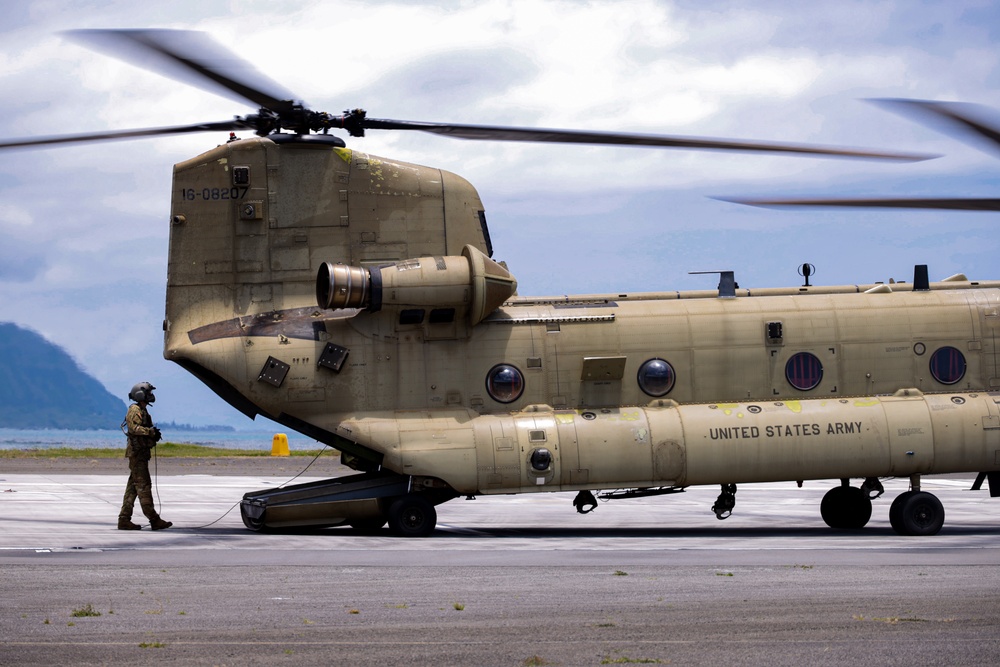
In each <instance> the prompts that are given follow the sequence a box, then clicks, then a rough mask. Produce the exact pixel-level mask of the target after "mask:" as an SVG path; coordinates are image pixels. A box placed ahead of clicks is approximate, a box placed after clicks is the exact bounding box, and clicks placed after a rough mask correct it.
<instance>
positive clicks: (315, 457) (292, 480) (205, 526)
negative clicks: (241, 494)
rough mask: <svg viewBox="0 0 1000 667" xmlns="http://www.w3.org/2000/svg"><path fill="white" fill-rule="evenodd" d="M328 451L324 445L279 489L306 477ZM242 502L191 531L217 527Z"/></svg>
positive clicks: (279, 486)
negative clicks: (308, 471) (313, 465)
mask: <svg viewBox="0 0 1000 667" xmlns="http://www.w3.org/2000/svg"><path fill="white" fill-rule="evenodd" d="M327 449H329V447H327V446H326V445H324V446H323V447H322V448H321V449H320V450H319V451H318V452H316V456H314V457H313V458H312V461H310V462H309V464H308V465H306V467H305V468H303V469H302V470H300V471H299V472H298V473H297V474H296V475H295V476H294V477H292V478H291V479H288V480H286V481H285V482H282V483H281V484H279V485H278V487H277V488H279V489H280V488H282V487H284V486H287V485H288V484H291V483H292V482H294V481H295V480H296V479H298V478H299V477H301V476H302V475H304V474H305V472H306V471H307V470H309V468H311V467H312V464H314V463H316V460H317V459H318V458H319V457H320V456H322V455H323V452H325V451H326V450H327ZM242 502H243V501H242V500H237V501H236V502H235V503H233V506H232V507H230V508H229V509H227V510H226V511H225V513H223V515H222V516H220V517H219V518H218V519H216V520H215V521H212V522H211V523H206V524H205V525H203V526H192V527H191V529H192V530H200V529H202V528H208V527H209V526H212V525H215V524H217V523H219V522H220V521H222V520H223V519H225V518H226V517H227V516H229V513H230V512H232V511H233V510H234V509H236V507H237V506H238V505H239V504H240V503H242Z"/></svg>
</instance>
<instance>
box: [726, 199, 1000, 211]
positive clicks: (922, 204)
mask: <svg viewBox="0 0 1000 667" xmlns="http://www.w3.org/2000/svg"><path fill="white" fill-rule="evenodd" d="M713 199H718V200H719V201H727V202H732V203H734V204H745V205H747V206H759V207H761V208H790V207H795V206H799V207H823V206H826V207H854V208H918V209H943V210H949V211H1000V199H988V198H961V197H953V198H948V197H941V198H935V197H920V198H914V199H905V198H901V199H889V198H871V199H867V198H861V199H743V198H736V197H713Z"/></svg>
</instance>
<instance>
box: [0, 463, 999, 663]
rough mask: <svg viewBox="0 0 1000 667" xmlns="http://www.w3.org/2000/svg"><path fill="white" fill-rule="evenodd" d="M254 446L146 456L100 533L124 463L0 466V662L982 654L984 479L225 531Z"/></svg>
mask: <svg viewBox="0 0 1000 667" xmlns="http://www.w3.org/2000/svg"><path fill="white" fill-rule="evenodd" d="M120 463H121V464H122V468H123V469H124V461H122V462H120ZM258 465H259V468H260V469H266V468H267V466H266V465H263V464H254V463H253V462H249V463H247V464H246V470H244V471H243V472H244V473H245V474H243V475H236V474H232V471H231V470H230V471H229V472H228V474H226V475H223V476H219V475H200V474H184V475H164V474H162V469H161V474H160V475H159V477H158V480H157V487H158V495H159V500H160V505H161V511H162V514H163V516H164V517H165V518H166V519H168V520H171V521H173V522H174V524H175V525H174V527H173V528H172V529H170V530H166V531H160V532H156V533H153V532H151V531H149V529H148V526H147V527H146V529H144V530H142V531H138V532H126V531H118V530H116V529H115V519H116V516H117V512H118V507H119V505H120V503H121V494H122V490H123V487H124V484H125V479H126V477H127V475H126V474H118V475H109V474H89V471H88V474H60V473H53V472H51V471H48V470H45V471H42V472H40V473H34V474H33V473H30V472H25V470H24V466H20V467H18V468H17V469H18V472H17V473H13V474H11V473H9V472H7V471H4V469H3V468H2V466H3V464H2V463H0V664H2V665H15V664H16V665H32V664H45V665H52V664H74V665H92V664H93V665H98V664H101V665H105V664H110V665H118V664H121V665H124V664H157V665H164V664H166V665H174V664H177V665H273V664H286V665H300V664H328V665H380V666H384V665H397V664H406V665H477V666H491V665H510V666H531V665H608V664H612V665H627V664H675V665H676V664H680V665H701V664H712V665H745V664H767V665H796V666H801V665H835V664H836V665H840V664H846V663H850V664H852V665H908V666H909V665H958V664H981V665H987V664H1000V499H991V498H989V494H988V493H987V492H986V491H985V490H983V491H980V492H978V493H975V492H970V491H968V488H969V486H970V485H971V481H972V478H971V477H969V478H967V479H956V478H947V479H943V478H933V477H926V478H924V483H923V488H924V490H927V491H931V492H932V493H935V494H936V495H937V496H938V497H939V498H940V499H941V501H942V502H943V503H944V507H945V512H946V519H945V525H944V528H943V530H942V531H941V533H940V534H939V535H937V536H934V537H924V538H918V537H900V536H897V535H896V534H895V533H893V532H892V530H891V528H890V527H889V522H888V506H889V503H890V502H891V500H892V498H894V497H895V496H896V495H898V494H899V493H901V492H902V491H904V490H906V481H905V480H889V481H887V482H885V486H886V494H885V495H884V496H883V497H882V498H881V499H879V500H877V501H875V510H874V512H873V517H872V520H871V522H870V523H869V525H868V527H867V528H865V529H864V530H862V531H856V532H845V531H834V530H831V529H829V528H827V527H826V526H825V524H824V523H823V521H822V519H820V516H819V504H820V500H821V498H822V496H823V494H824V493H825V492H826V490H827V489H828V488H829V487H830V486H832V485H833V484H834V482H833V481H830V482H807V483H806V484H805V486H804V487H803V488H801V489H799V488H796V485H795V484H794V483H787V484H759V485H742V486H740V488H739V491H738V493H737V495H736V497H737V505H736V509H735V512H734V513H733V516H732V517H731V518H729V519H727V520H726V521H718V520H716V518H715V515H714V514H713V513H712V512H711V510H710V508H711V505H712V503H713V501H714V500H715V496H716V495H717V494H718V490H717V489H715V488H699V489H690V490H688V491H687V492H685V493H682V494H678V495H674V496H667V497H660V498H647V499H643V500H619V501H613V502H608V503H602V504H600V505H599V507H598V508H597V510H596V511H594V512H593V513H591V514H588V515H579V514H577V513H576V512H575V510H574V509H573V507H572V504H571V501H572V498H573V494H572V493H568V494H566V493H559V494H531V495H520V496H502V497H483V496H481V497H479V498H477V499H476V500H471V501H468V500H464V499H457V500H454V501H452V502H449V503H446V504H444V505H441V506H440V507H438V529H437V530H436V531H435V533H434V535H432V536H431V537H429V538H425V539H400V538H393V537H390V536H388V533H386V534H385V535H379V536H373V537H372V536H359V535H355V534H353V533H352V532H351V531H350V530H349V529H345V528H334V529H327V530H316V531H298V532H291V533H287V532H286V533H270V534H262V533H252V532H250V531H247V530H246V529H245V528H244V527H243V523H242V521H241V520H240V517H239V510H238V508H236V509H232V511H230V512H229V513H228V514H227V510H230V508H233V506H234V505H235V504H236V503H238V501H239V500H240V499H241V498H242V496H243V493H244V492H246V491H251V490H257V489H263V488H268V487H273V486H277V485H278V484H280V483H282V482H284V481H286V479H287V478H285V477H280V478H279V477H274V476H266V475H265V474H259V473H257V472H255V466H258ZM302 465H303V466H304V463H303V464H302ZM301 481H307V480H306V479H304V478H299V479H298V480H296V482H301ZM220 517H222V518H221V519H220ZM136 518H137V520H138V518H141V514H140V513H139V511H138V507H137V508H136Z"/></svg>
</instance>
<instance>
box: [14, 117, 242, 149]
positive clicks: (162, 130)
mask: <svg viewBox="0 0 1000 667" xmlns="http://www.w3.org/2000/svg"><path fill="white" fill-rule="evenodd" d="M250 128H251V126H250V125H248V124H247V123H246V122H245V121H243V120H242V119H240V118H235V119H233V120H224V121H221V122H218V123H200V124H197V125H174V126H171V127H147V128H138V129H134V130H111V131H109V132H90V133H87V134H62V135H56V136H51V137H32V138H30V139H9V140H3V139H0V150H4V149H8V148H29V147H36V146H50V145H58V144H74V143H83V142H87V141H114V140H116V139H136V138H142V137H159V136H163V135H167V134H186V133H189V132H226V131H233V130H244V129H250Z"/></svg>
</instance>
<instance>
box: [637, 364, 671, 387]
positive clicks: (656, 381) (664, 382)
mask: <svg viewBox="0 0 1000 667" xmlns="http://www.w3.org/2000/svg"><path fill="white" fill-rule="evenodd" d="M637 379H638V381H639V388H640V389H642V390H643V392H645V393H646V394H648V395H649V396H666V395H667V394H669V393H670V390H671V389H673V388H674V381H675V380H676V379H677V376H676V375H675V374H674V367H673V366H671V365H670V364H669V363H667V362H666V361H664V360H663V359H650V360H649V361H647V362H645V363H643V365H642V366H640V367H639V374H638V378H637Z"/></svg>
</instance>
